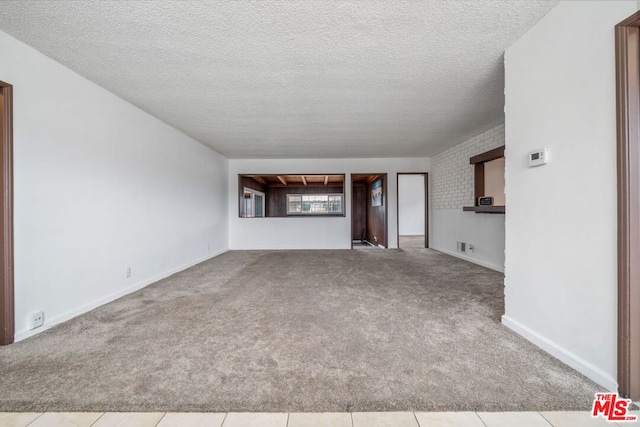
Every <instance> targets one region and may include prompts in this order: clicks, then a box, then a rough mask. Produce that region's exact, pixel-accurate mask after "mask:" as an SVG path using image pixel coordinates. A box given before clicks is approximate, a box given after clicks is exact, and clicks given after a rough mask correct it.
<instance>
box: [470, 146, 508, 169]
mask: <svg viewBox="0 0 640 427" xmlns="http://www.w3.org/2000/svg"><path fill="white" fill-rule="evenodd" d="M500 157H504V145H503V146H502V147H498V148H494V149H493V150H489V151H487V152H486V153H482V154H478V155H477V156H473V157H472V158H470V159H469V164H472V165H475V164H477V163H486V162H490V161H491V160H495V159H499V158H500Z"/></svg>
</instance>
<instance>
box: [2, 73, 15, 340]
mask: <svg viewBox="0 0 640 427" xmlns="http://www.w3.org/2000/svg"><path fill="white" fill-rule="evenodd" d="M0 92H1V93H2V99H3V109H2V111H3V117H2V123H3V126H2V132H1V135H0V140H1V141H0V164H1V168H2V169H1V170H0V190H1V191H2V196H1V197H0V227H1V229H0V251H1V253H0V282H1V283H0V293H1V294H2V301H1V302H0V345H8V344H11V343H13V341H14V338H15V305H14V283H13V281H14V271H13V86H11V85H10V84H8V83H5V82H2V81H0Z"/></svg>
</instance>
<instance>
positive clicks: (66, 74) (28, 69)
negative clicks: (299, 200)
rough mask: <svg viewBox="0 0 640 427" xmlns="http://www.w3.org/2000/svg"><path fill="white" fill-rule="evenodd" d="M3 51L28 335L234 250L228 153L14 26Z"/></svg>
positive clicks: (18, 287)
mask: <svg viewBox="0 0 640 427" xmlns="http://www.w3.org/2000/svg"><path fill="white" fill-rule="evenodd" d="M0 51H1V52H2V61H0V80H2V81H5V82H7V83H10V84H12V85H13V86H14V149H15V155H14V166H15V187H14V191H15V211H14V212H15V297H16V304H15V315H16V338H17V339H18V340H20V339H23V338H25V337H27V336H30V335H32V334H33V333H37V332H41V331H42V330H44V329H46V328H47V327H50V326H52V325H53V324H56V323H59V322H61V321H64V320H67V319H69V318H71V317H73V316H75V315H78V314H80V313H82V312H85V311H88V310H90V309H92V308H94V307H96V306H98V305H100V304H102V303H105V302H108V301H110V300H112V299H114V298H116V297H118V296H121V295H123V294H126V293H128V292H131V291H133V290H136V289H138V288H140V287H142V286H144V285H146V284H148V283H150V282H153V281H155V280H157V279H159V278H162V277H163V276H166V275H167V274H169V273H171V272H175V271H178V270H180V269H183V268H185V267H187V266H189V265H192V264H194V263H196V262H198V261H200V260H204V259H206V258H208V257H211V256H213V255H215V254H219V253H221V252H223V251H225V250H226V249H227V247H228V242H227V236H228V234H227V211H228V209H227V205H226V204H227V195H226V192H227V188H228V186H227V176H228V175H227V160H226V159H224V158H223V157H221V156H220V155H218V154H216V153H215V152H213V151H212V150H210V149H209V148H206V147H205V146H204V145H202V144H200V143H198V142H196V141H195V140H193V139H191V138H188V137H187V136H185V135H184V134H182V133H180V132H178V131H177V130H175V129H173V128H171V127H169V126H167V125H166V124H164V123H163V122H160V121H159V120H157V119H155V118H154V117H152V116H150V115H149V114H147V113H144V112H143V111H141V110H139V109H138V108H136V107H134V106H132V105H130V104H128V103H126V102H125V101H123V100H122V99H120V98H118V97H116V96H114V95H112V94H111V93H109V92H107V91H105V90H104V89H102V88H100V87H98V86H97V85H95V84H93V83H91V82H89V81H88V80H86V79H84V78H83V77H80V76H79V75H77V74H75V73H74V72H72V71H70V70H69V69H67V68H65V67H63V66H62V65H60V64H59V63H57V62H55V61H53V60H51V59H49V58H47V57H45V56H43V55H42V54H40V53H39V52H37V51H35V50H34V49H32V48H30V47H28V46H27V45H25V44H23V43H21V42H19V41H17V40H15V39H13V38H11V37H9V36H8V35H6V34H5V33H2V32H0ZM209 245H210V246H209ZM127 267H131V269H132V277H131V278H126V277H125V272H126V268H127ZM39 310H44V311H45V327H44V328H40V329H36V330H34V331H29V330H28V329H27V326H28V324H27V318H28V316H30V315H31V314H32V313H33V312H35V311H39Z"/></svg>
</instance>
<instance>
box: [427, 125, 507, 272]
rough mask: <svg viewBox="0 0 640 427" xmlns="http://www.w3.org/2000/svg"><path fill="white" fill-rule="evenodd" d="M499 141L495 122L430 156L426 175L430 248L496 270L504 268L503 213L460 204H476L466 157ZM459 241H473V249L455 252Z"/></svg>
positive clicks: (501, 131)
mask: <svg viewBox="0 0 640 427" xmlns="http://www.w3.org/2000/svg"><path fill="white" fill-rule="evenodd" d="M502 145H504V125H498V126H496V127H494V128H493V129H489V130H488V131H486V132H483V133H481V134H480V135H477V136H475V137H473V138H471V139H469V140H467V141H465V142H463V143H462V144H458V145H456V146H455V147H453V148H450V149H449V150H447V151H444V152H442V153H440V154H438V155H437V156H435V157H433V158H432V159H431V163H432V167H431V169H432V172H431V174H430V175H429V180H430V184H431V185H430V186H431V188H430V191H429V198H430V202H429V207H430V210H431V218H430V225H431V228H430V245H431V248H433V249H435V250H438V251H441V252H444V253H446V254H449V255H452V256H455V257H458V258H462V259H465V260H467V261H470V262H473V263H476V264H479V265H482V266H485V267H488V268H491V269H493V270H498V271H504V219H505V216H504V215H501V214H476V213H474V212H463V211H462V208H463V207H464V206H473V205H474V204H475V201H474V198H475V194H474V182H473V179H474V166H473V165H471V164H469V158H471V157H473V156H475V155H477V154H481V153H484V152H485V151H489V150H492V149H494V148H497V147H500V146H502ZM508 209H509V207H507V210H508ZM458 241H460V242H466V243H469V244H472V245H473V246H474V247H475V251H474V252H467V253H460V252H457V249H456V242H458Z"/></svg>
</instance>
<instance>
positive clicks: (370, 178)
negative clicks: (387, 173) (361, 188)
mask: <svg viewBox="0 0 640 427" xmlns="http://www.w3.org/2000/svg"><path fill="white" fill-rule="evenodd" d="M379 176H380V175H371V176H370V177H369V179H368V180H367V184H371V183H372V182H373V181H375V180H376V179H378V177H379Z"/></svg>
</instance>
